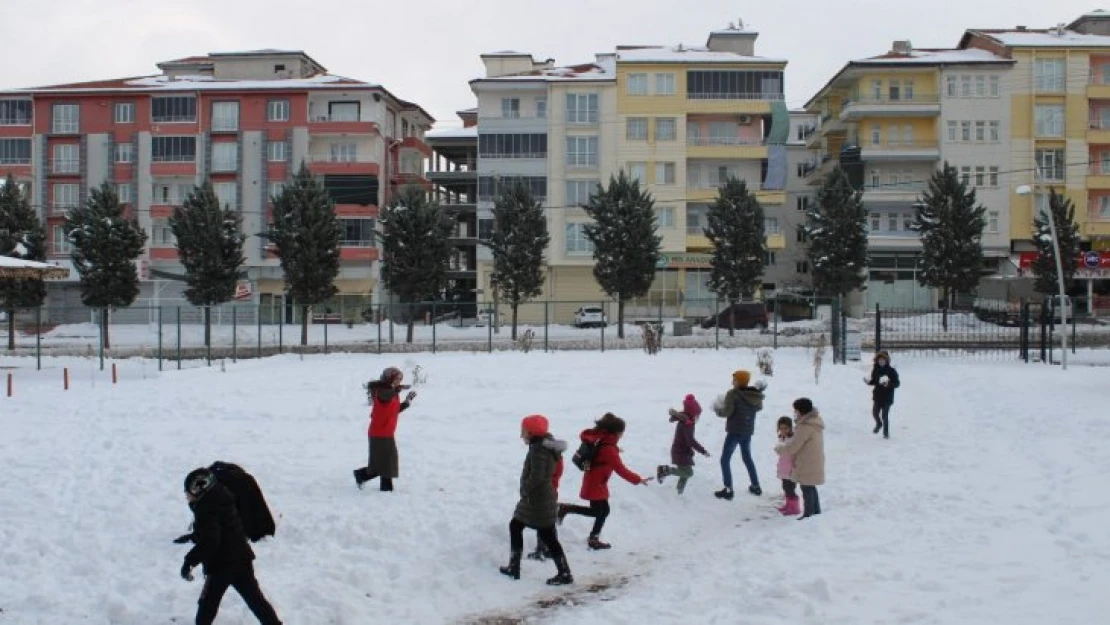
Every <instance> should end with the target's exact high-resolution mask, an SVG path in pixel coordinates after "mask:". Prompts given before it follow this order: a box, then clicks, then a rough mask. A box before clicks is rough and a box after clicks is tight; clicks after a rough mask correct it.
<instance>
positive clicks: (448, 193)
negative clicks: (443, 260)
mask: <svg viewBox="0 0 1110 625" xmlns="http://www.w3.org/2000/svg"><path fill="white" fill-rule="evenodd" d="M457 114H458V116H459V118H460V119H461V120H462V122H463V126H462V128H450V129H443V130H432V131H430V132H428V133H427V134H426V135H425V141H426V142H427V143H428V145H429V146H430V147H431V148H432V158H431V160H430V161H429V166H428V171H427V173H426V174H425V175H426V176H427V178H428V181H429V182H430V183H431V185H432V196H433V197H434V198H435V200H436V201H437V202H439V204H440V205H441V206H443V207H445V208H446V209H447V210H448V211H449V212H450V213H451V214H452V216H453V217H454V220H455V230H454V232H453V233H452V240H451V243H452V247H453V251H452V254H451V261H450V265H449V266H448V273H447V276H448V289H447V290H448V293H447V299H448V301H451V302H455V303H459V304H462V305H463V306H461V307H460V309H459V312H460V313H461V314H463V315H464V316H467V317H470V316H473V315H474V313H475V307H474V306H473V304H474V303H475V302H478V301H480V300H482V297H480V296H482V295H485V294H486V293H485V292H484V291H483V292H480V291H479V288H478V273H477V272H478V260H477V259H478V217H477V208H478V204H477V202H478V109H476V108H474V109H466V110H463V111H458V112H457ZM468 305H469V306H468Z"/></svg>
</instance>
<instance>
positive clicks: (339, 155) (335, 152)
mask: <svg viewBox="0 0 1110 625" xmlns="http://www.w3.org/2000/svg"><path fill="white" fill-rule="evenodd" d="M271 145H273V144H271ZM281 145H282V146H285V145H286V143H285V142H284V141H282V142H281ZM329 149H330V153H329V154H328V160H329V161H330V162H332V163H354V162H355V161H357V160H358V145H357V144H354V143H333V144H331V147H330V148H329ZM285 150H286V148H284V147H283V148H282V152H285ZM271 160H273V159H271ZM282 160H285V159H284V158H283V159H282Z"/></svg>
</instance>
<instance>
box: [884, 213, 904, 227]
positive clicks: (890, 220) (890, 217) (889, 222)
mask: <svg viewBox="0 0 1110 625" xmlns="http://www.w3.org/2000/svg"><path fill="white" fill-rule="evenodd" d="M901 221H902V220H900V219H898V213H887V214H886V229H887V230H889V231H890V232H898V224H899V223H900V222H901Z"/></svg>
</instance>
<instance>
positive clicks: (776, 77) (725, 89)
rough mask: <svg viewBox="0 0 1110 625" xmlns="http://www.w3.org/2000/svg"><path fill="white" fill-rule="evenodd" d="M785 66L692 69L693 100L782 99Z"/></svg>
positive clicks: (688, 95) (688, 89) (688, 78)
mask: <svg viewBox="0 0 1110 625" xmlns="http://www.w3.org/2000/svg"><path fill="white" fill-rule="evenodd" d="M782 76H783V72H782V71H781V70H688V71H687V72H686V98H687V99H689V100H782V99H783V94H782Z"/></svg>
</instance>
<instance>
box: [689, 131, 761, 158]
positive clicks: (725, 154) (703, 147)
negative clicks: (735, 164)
mask: <svg viewBox="0 0 1110 625" xmlns="http://www.w3.org/2000/svg"><path fill="white" fill-rule="evenodd" d="M686 146H687V150H686V156H687V158H713V159H760V158H767V146H766V145H765V144H764V142H763V139H762V138H756V137H739V136H727V137H688V138H687V139H686Z"/></svg>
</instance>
